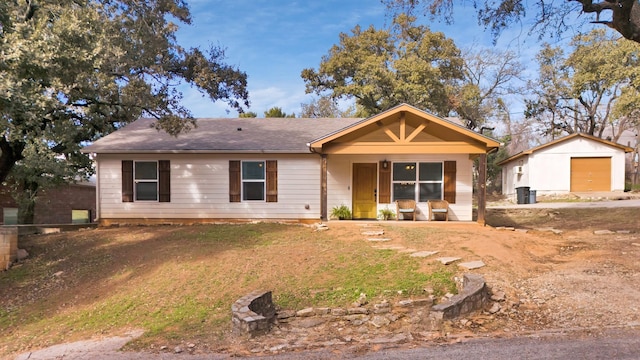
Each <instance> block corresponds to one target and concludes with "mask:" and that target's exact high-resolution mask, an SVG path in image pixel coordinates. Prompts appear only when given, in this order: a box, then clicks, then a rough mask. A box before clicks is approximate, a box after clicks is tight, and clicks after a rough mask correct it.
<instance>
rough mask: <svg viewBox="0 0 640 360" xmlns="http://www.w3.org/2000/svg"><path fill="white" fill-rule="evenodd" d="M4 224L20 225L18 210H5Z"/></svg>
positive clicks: (3, 214)
mask: <svg viewBox="0 0 640 360" xmlns="http://www.w3.org/2000/svg"><path fill="white" fill-rule="evenodd" d="M2 222H3V223H4V224H5V225H17V224H18V208H3V209H2Z"/></svg>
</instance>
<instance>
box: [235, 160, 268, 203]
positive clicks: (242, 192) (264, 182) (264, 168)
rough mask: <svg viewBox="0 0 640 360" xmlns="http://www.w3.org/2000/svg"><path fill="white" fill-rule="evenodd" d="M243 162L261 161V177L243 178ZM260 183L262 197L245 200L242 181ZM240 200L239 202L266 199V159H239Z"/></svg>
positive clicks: (264, 200)
mask: <svg viewBox="0 0 640 360" xmlns="http://www.w3.org/2000/svg"><path fill="white" fill-rule="evenodd" d="M245 162H248V163H255V162H258V163H262V173H263V175H264V178H263V179H246V180H245V178H244V166H243V164H244V163H245ZM245 182H247V183H259V182H261V183H262V199H260V200H245V198H244V183H245ZM240 201H241V202H266V201H267V161H266V160H241V161H240Z"/></svg>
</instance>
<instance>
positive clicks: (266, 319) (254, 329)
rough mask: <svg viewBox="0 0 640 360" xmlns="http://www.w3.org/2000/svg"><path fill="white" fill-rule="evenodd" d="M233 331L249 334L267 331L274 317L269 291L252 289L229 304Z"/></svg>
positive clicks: (254, 334)
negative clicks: (252, 290)
mask: <svg viewBox="0 0 640 360" xmlns="http://www.w3.org/2000/svg"><path fill="white" fill-rule="evenodd" d="M231 313H232V317H231V321H232V322H233V331H234V332H235V333H237V334H248V335H250V336H256V335H262V334H266V333H267V332H269V330H270V329H271V325H273V323H274V322H275V319H276V308H275V306H274V305H273V301H272V298H271V291H254V292H252V293H250V294H249V295H246V296H243V297H241V298H240V299H238V300H237V301H236V302H235V303H233V305H231Z"/></svg>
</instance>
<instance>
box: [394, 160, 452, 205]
mask: <svg viewBox="0 0 640 360" xmlns="http://www.w3.org/2000/svg"><path fill="white" fill-rule="evenodd" d="M442 170H443V169H442V163H441V162H434V163H428V162H421V163H415V162H394V163H393V180H392V183H393V200H398V199H413V200H416V201H418V202H426V201H427V200H431V199H437V200H440V199H442V183H443V172H442Z"/></svg>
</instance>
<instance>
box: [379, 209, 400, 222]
mask: <svg viewBox="0 0 640 360" xmlns="http://www.w3.org/2000/svg"><path fill="white" fill-rule="evenodd" d="M379 213H380V218H381V219H382V220H391V219H395V217H396V213H395V211H393V210H391V209H389V208H384V209H381V210H380V211H379Z"/></svg>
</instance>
